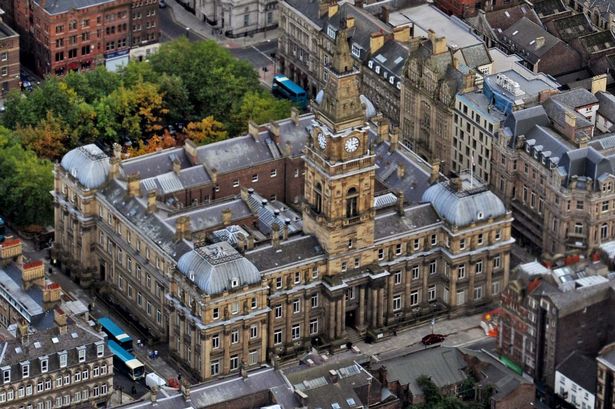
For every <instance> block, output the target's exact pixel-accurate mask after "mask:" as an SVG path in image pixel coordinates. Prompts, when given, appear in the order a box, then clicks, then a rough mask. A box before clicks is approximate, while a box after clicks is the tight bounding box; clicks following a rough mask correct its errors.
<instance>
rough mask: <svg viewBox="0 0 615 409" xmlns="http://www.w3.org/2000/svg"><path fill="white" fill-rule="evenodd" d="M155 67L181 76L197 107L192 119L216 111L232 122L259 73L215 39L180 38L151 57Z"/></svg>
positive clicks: (216, 115)
mask: <svg viewBox="0 0 615 409" xmlns="http://www.w3.org/2000/svg"><path fill="white" fill-rule="evenodd" d="M149 64H151V66H152V68H153V70H154V71H155V72H156V73H158V74H159V75H162V74H167V75H170V76H176V77H179V78H181V80H182V82H183V84H184V85H185V87H186V91H187V93H188V97H189V100H190V103H191V104H192V106H193V108H194V110H193V115H192V117H191V118H189V119H190V120H194V119H197V118H204V117H207V116H209V115H213V117H214V118H216V119H217V120H219V121H220V122H222V123H224V124H225V125H226V126H228V125H229V124H230V123H231V120H232V115H233V112H235V110H236V109H237V106H238V104H240V102H241V100H242V98H243V96H244V94H246V92H249V91H256V90H258V89H259V87H260V84H259V81H258V74H257V73H256V71H255V70H254V69H253V68H252V67H251V66H250V65H249V64H248V63H246V62H244V61H240V60H237V59H236V58H235V57H233V56H232V55H231V54H230V52H229V51H228V50H227V49H225V48H224V47H221V46H220V45H218V44H217V43H216V42H214V41H211V40H209V41H199V42H196V43H191V42H189V41H187V40H186V39H179V40H176V41H173V42H169V43H165V44H163V45H162V46H161V47H160V49H159V50H158V52H157V53H156V54H154V55H152V56H151V57H150V62H149Z"/></svg>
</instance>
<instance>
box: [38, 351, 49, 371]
mask: <svg viewBox="0 0 615 409" xmlns="http://www.w3.org/2000/svg"><path fill="white" fill-rule="evenodd" d="M38 359H39V360H40V361H41V373H46V372H47V371H49V358H48V357H47V355H45V356H41V357H39V358H38Z"/></svg>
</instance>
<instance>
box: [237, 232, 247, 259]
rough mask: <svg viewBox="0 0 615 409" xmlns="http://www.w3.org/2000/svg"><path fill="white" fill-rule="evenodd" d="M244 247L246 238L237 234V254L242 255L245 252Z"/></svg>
mask: <svg viewBox="0 0 615 409" xmlns="http://www.w3.org/2000/svg"><path fill="white" fill-rule="evenodd" d="M246 246H247V242H246V236H245V235H244V234H243V233H239V234H237V248H238V249H239V252H240V253H242V254H243V253H244V252H245V251H246Z"/></svg>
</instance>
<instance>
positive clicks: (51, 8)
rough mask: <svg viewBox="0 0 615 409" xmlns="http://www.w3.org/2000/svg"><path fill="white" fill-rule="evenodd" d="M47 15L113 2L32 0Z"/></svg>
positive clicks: (100, 0)
mask: <svg viewBox="0 0 615 409" xmlns="http://www.w3.org/2000/svg"><path fill="white" fill-rule="evenodd" d="M34 1H35V2H36V3H37V4H38V5H39V6H41V4H42V8H43V9H44V10H45V11H46V12H47V13H49V14H51V15H54V14H61V13H66V12H67V11H70V10H72V9H77V10H79V9H85V8H88V7H92V6H96V5H99V4H105V3H111V2H112V1H113V0H47V1H43V0H34Z"/></svg>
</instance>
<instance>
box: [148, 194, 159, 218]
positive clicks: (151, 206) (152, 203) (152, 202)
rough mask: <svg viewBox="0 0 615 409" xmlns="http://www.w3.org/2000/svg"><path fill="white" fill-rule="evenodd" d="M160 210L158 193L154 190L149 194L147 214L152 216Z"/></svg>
mask: <svg viewBox="0 0 615 409" xmlns="http://www.w3.org/2000/svg"><path fill="white" fill-rule="evenodd" d="M157 209H158V202H157V198H156V191H155V190H154V189H152V190H150V191H149V192H147V212H148V213H150V214H152V213H155V212H156V210H157Z"/></svg>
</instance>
